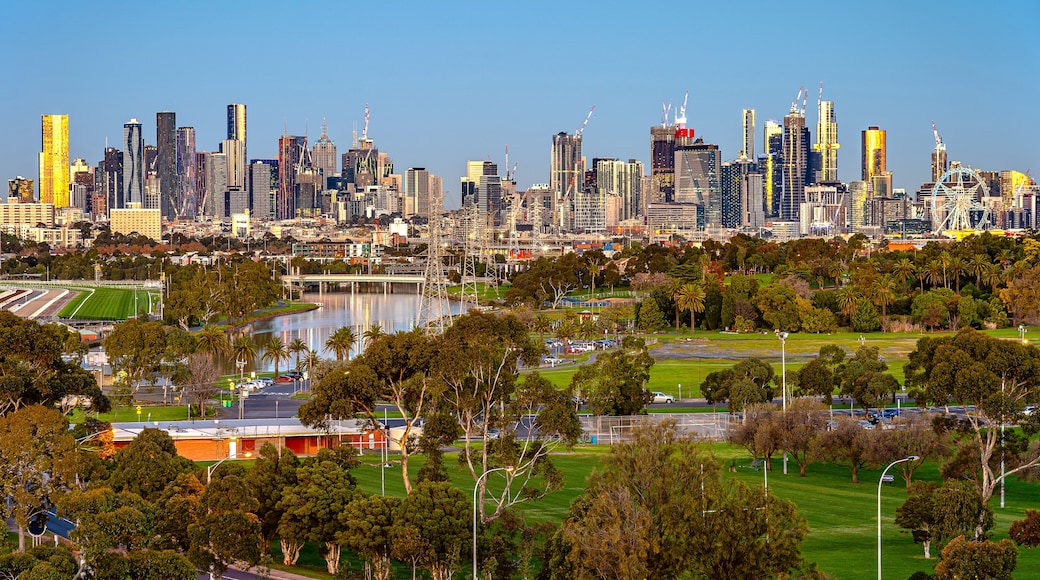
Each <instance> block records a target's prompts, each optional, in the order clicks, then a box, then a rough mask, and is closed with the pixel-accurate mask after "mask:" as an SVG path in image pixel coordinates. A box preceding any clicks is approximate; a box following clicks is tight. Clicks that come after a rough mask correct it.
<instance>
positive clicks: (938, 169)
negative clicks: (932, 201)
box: [932, 131, 950, 184]
mask: <svg viewBox="0 0 1040 580" xmlns="http://www.w3.org/2000/svg"><path fill="white" fill-rule="evenodd" d="M933 132H934V133H935V149H934V150H932V183H933V184H934V183H938V182H939V180H940V179H942V176H943V175H944V174H945V173H946V170H947V169H948V168H949V166H950V163H949V160H948V159H947V157H946V144H945V143H943V142H942V139H940V138H939V132H938V131H933Z"/></svg>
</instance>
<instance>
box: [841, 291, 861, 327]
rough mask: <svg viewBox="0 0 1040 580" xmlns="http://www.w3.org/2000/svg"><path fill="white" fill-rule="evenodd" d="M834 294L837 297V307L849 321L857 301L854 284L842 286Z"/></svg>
mask: <svg viewBox="0 0 1040 580" xmlns="http://www.w3.org/2000/svg"><path fill="white" fill-rule="evenodd" d="M835 296H836V297H837V299H838V308H839V309H840V310H841V313H842V314H844V315H845V316H846V317H847V318H848V319H849V322H850V323H851V321H852V315H853V314H854V313H855V312H856V304H858V303H859V296H857V295H856V288H855V287H854V286H843V287H842V288H840V289H839V290H838V292H837V293H836V295H835Z"/></svg>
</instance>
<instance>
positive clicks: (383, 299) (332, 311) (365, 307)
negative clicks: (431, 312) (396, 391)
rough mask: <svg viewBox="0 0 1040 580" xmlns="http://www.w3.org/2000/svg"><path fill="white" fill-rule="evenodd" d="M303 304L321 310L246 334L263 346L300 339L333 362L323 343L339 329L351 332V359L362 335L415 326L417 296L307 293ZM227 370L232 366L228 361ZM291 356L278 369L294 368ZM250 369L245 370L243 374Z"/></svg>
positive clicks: (454, 308) (455, 308)
mask: <svg viewBox="0 0 1040 580" xmlns="http://www.w3.org/2000/svg"><path fill="white" fill-rule="evenodd" d="M303 301H304V302H317V303H321V304H322V307H321V308H319V309H317V310H311V311H310V312H302V313H300V314H294V315H292V316H279V317H277V318H274V319H271V320H264V321H261V322H257V323H255V324H254V325H253V328H252V329H248V328H247V329H246V332H248V333H249V334H251V335H252V337H253V340H254V341H255V342H256V343H257V344H263V341H265V340H267V337H268V336H269V335H271V334H274V335H276V336H278V337H279V338H281V339H282V342H283V343H284V344H286V345H288V344H289V343H291V342H292V341H293V340H295V339H297V338H300V339H303V341H304V342H305V343H306V344H307V346H308V347H309V348H310V349H311V350H315V351H317V352H318V354H319V355H320V356H321V357H322V358H335V354H334V353H333V352H332V351H330V350H326V348H325V341H327V340H328V338H329V336H330V335H331V334H332V333H333V332H335V331H336V330H338V329H339V328H341V327H343V326H349V327H351V328H353V329H354V334H355V335H356V336H357V341H358V342H357V344H356V345H355V349H354V350H352V351H351V353H350V356H351V357H353V356H354V355H356V354H357V352H358V350H359V349H360V348H361V344H360V343H361V342H362V337H363V336H364V334H365V332H366V331H367V330H369V329H370V328H372V327H373V326H376V325H378V326H379V327H380V328H381V329H382V331H383V332H384V333H388V334H389V333H394V332H397V331H399V330H406V331H407V330H411V329H412V328H414V327H415V325H416V324H417V323H418V315H419V295H418V294H411V293H401V294H362V293H355V294H351V293H350V292H326V293H323V294H321V295H320V296H319V295H318V293H316V292H314V293H307V294H304V296H303ZM451 312H452V314H458V313H460V312H462V304H460V303H459V302H452V303H451ZM229 362H230V363H231V364H230V366H231V368H234V362H233V361H229ZM295 362H296V357H295V355H294V356H293V358H292V359H291V362H289V364H288V367H287V365H286V364H285V363H282V364H281V365H279V367H280V368H282V369H284V368H292V366H293V365H295ZM257 364H258V368H257V369H256V370H260V371H268V370H272V369H273V368H274V365H273V364H272V363H270V362H259V361H258V362H257ZM249 370H253V369H252V365H250V367H247V369H246V372H248V371H249Z"/></svg>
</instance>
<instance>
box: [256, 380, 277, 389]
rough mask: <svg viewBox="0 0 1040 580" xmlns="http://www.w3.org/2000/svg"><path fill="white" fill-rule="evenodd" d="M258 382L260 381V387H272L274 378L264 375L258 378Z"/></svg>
mask: <svg viewBox="0 0 1040 580" xmlns="http://www.w3.org/2000/svg"><path fill="white" fill-rule="evenodd" d="M256 382H258V383H260V387H261V388H263V387H270V386H271V384H273V383H274V379H272V378H271V377H263V378H260V379H257V380H256Z"/></svg>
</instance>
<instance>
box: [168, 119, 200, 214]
mask: <svg viewBox="0 0 1040 580" xmlns="http://www.w3.org/2000/svg"><path fill="white" fill-rule="evenodd" d="M197 171H198V168H197V165H196V163H195V128H194V127H180V128H178V129H177V196H176V204H177V205H176V206H175V207H174V208H173V211H174V215H177V216H185V217H195V212H196V211H197V204H198V192H197V190H196V189H195V185H196V182H197V180H198V176H197V175H196V172H197Z"/></svg>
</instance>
